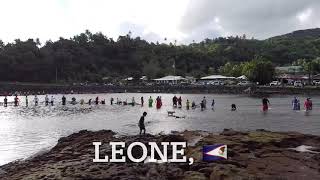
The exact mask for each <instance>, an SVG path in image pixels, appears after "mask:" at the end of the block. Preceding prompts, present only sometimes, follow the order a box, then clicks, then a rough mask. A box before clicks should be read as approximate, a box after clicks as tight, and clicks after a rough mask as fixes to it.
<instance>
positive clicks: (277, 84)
mask: <svg viewBox="0 0 320 180" xmlns="http://www.w3.org/2000/svg"><path fill="white" fill-rule="evenodd" d="M269 85H270V86H280V85H281V82H279V81H272V82H271V83H270V84H269Z"/></svg>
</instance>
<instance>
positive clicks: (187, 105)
mask: <svg viewBox="0 0 320 180" xmlns="http://www.w3.org/2000/svg"><path fill="white" fill-rule="evenodd" d="M186 107H187V110H189V109H190V102H189V99H187V102H186Z"/></svg>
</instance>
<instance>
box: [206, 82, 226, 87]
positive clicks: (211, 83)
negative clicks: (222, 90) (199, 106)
mask: <svg viewBox="0 0 320 180" xmlns="http://www.w3.org/2000/svg"><path fill="white" fill-rule="evenodd" d="M208 84H210V85H214V86H222V85H224V83H223V82H222V81H211V82H209V83H208Z"/></svg>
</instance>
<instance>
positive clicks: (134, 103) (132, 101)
mask: <svg viewBox="0 0 320 180" xmlns="http://www.w3.org/2000/svg"><path fill="white" fill-rule="evenodd" d="M131 105H132V106H134V105H136V100H135V99H134V97H132V100H131Z"/></svg>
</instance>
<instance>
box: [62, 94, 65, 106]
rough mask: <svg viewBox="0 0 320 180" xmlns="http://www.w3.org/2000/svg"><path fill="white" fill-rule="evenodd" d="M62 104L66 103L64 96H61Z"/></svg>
mask: <svg viewBox="0 0 320 180" xmlns="http://www.w3.org/2000/svg"><path fill="white" fill-rule="evenodd" d="M62 105H63V106H65V105H66V97H64V96H62Z"/></svg>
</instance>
